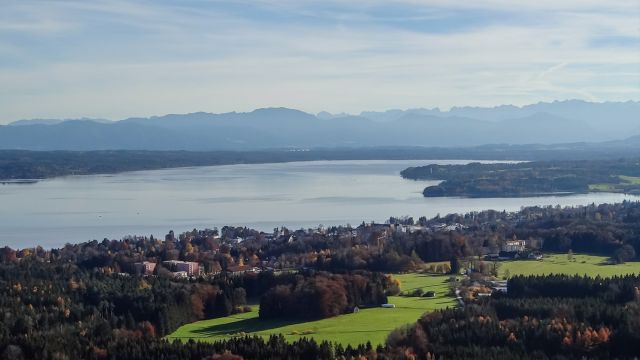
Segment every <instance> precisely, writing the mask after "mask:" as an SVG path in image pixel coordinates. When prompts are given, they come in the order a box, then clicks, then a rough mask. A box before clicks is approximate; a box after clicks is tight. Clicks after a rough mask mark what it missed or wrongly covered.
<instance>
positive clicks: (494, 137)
mask: <svg viewBox="0 0 640 360" xmlns="http://www.w3.org/2000/svg"><path fill="white" fill-rule="evenodd" d="M638 119H640V102H634V101H628V102H608V103H591V102H585V101H579V100H569V101H558V102H552V103H538V104H533V105H528V106H523V107H516V106H508V105H505V106H499V107H492V108H478V107H458V108H452V109H450V110H449V111H440V110H439V109H410V110H389V111H386V112H362V113H361V114H358V115H349V114H338V115H332V114H330V113H327V112H322V113H319V114H318V115H313V114H309V113H305V112H303V111H299V110H294V109H287V108H265V109H257V110H254V111H252V112H247V113H236V112H232V113H223V114H213V113H204V112H197V113H190V114H169V115H164V116H157V117H150V118H128V119H124V120H121V121H105V120H103V119H79V120H55V119H46V120H43V119H37V120H19V121H16V122H13V123H11V124H9V125H5V126H0V148H1V149H25V150H112V149H128V150H196V151H206V150H251V149H264V148H313V147H342V146H346V147H361V146H398V145H402V146H441V147H453V146H458V147H459V146H477V145H484V144H514V145H518V144H556V143H575V142H603V141H611V140H617V139H626V138H629V137H630V136H634V135H639V134H640V124H639V123H638ZM630 141H632V140H630Z"/></svg>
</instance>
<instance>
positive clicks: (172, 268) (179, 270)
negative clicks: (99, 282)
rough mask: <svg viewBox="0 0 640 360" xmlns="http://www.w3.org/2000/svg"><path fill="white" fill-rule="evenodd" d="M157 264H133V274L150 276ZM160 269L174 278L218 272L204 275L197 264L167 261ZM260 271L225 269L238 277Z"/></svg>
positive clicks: (233, 267) (241, 268)
mask: <svg viewBox="0 0 640 360" xmlns="http://www.w3.org/2000/svg"><path fill="white" fill-rule="evenodd" d="M157 265H158V264H157V263H155V262H151V261H142V262H136V263H134V264H133V273H135V274H138V275H152V274H154V272H155V270H156V266H157ZM162 267H164V268H165V269H167V270H168V271H169V272H171V274H172V275H173V276H174V277H176V278H188V277H197V276H203V275H217V274H219V273H220V272H216V273H211V274H205V273H204V268H203V267H201V266H200V264H198V263H197V262H193V261H179V260H167V261H163V262H162ZM260 271H261V269H260V268H257V267H253V266H250V265H234V266H229V267H228V268H227V273H228V274H230V275H238V274H243V273H247V272H260Z"/></svg>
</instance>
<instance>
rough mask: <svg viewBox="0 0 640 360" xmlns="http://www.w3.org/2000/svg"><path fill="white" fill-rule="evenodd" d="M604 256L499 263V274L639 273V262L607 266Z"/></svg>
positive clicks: (561, 255)
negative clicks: (507, 272) (506, 272)
mask: <svg viewBox="0 0 640 360" xmlns="http://www.w3.org/2000/svg"><path fill="white" fill-rule="evenodd" d="M607 260H608V258H607V257H605V256H594V255H583V254H574V255H573V260H571V261H569V259H568V258H567V254H550V255H548V254H545V255H544V259H543V260H542V261H535V260H513V261H503V262H500V269H499V273H500V276H504V273H505V271H507V270H509V274H510V276H514V275H543V274H569V275H574V274H578V275H588V276H596V275H600V276H602V277H611V276H614V275H623V274H632V273H635V274H638V273H640V262H629V263H626V264H616V265H609V264H607Z"/></svg>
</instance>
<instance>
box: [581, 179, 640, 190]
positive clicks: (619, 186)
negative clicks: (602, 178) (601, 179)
mask: <svg viewBox="0 0 640 360" xmlns="http://www.w3.org/2000/svg"><path fill="white" fill-rule="evenodd" d="M618 178H620V181H622V184H610V183H602V184H590V185H589V190H590V191H602V192H622V191H624V185H640V177H637V176H626V175H620V176H618Z"/></svg>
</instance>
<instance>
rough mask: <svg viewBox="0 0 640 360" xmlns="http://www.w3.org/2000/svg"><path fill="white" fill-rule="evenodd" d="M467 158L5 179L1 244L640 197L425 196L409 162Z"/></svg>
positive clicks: (339, 221)
mask: <svg viewBox="0 0 640 360" xmlns="http://www.w3.org/2000/svg"><path fill="white" fill-rule="evenodd" d="M467 162H468V161H436V160H420V161H419V160H410V161H405V160H401V161H396V160H379V161H378V160H376V161H311V162H293V163H280V164H252V165H226V166H210V167H194V168H179V169H165V170H154V171H138V172H128V173H121V174H115V175H90V176H69V177H62V178H55V179H49V180H43V181H40V182H37V183H35V184H7V185H0V204H1V206H0V246H5V245H8V246H11V247H14V248H22V247H30V246H35V245H42V246H43V247H56V246H61V245H64V244H65V243H67V242H69V243H75V242H81V241H87V240H92V239H97V240H102V239H103V238H105V237H106V238H115V239H120V238H122V237H123V236H125V235H150V234H153V235H154V236H156V237H164V235H165V234H166V233H167V232H168V231H169V230H174V231H175V232H176V233H180V232H182V231H185V230H190V229H193V228H200V229H201V228H213V227H215V226H217V227H222V226H224V225H240V226H248V227H252V228H256V229H260V230H265V231H271V230H272V229H273V228H274V227H279V226H283V225H284V226H287V227H289V228H294V229H297V228H301V227H304V228H307V227H315V226H317V225H319V224H323V225H337V224H347V223H350V224H351V225H354V226H355V225H358V224H360V223H361V222H362V221H377V222H383V221H385V220H386V219H388V218H389V216H402V215H410V216H413V217H414V218H416V219H417V218H418V217H419V216H427V217H432V216H435V215H437V214H441V215H445V214H448V213H453V212H468V211H479V210H485V209H495V210H507V211H512V210H518V209H520V207H522V206H529V205H563V206H573V205H584V204H590V203H611V202H620V201H622V200H624V199H630V200H640V197H637V196H636V197H634V196H630V195H623V194H602V193H599V194H584V195H572V196H546V197H534V198H507V199H504V198H500V199H466V198H424V197H423V196H422V190H423V189H424V187H425V186H428V185H431V184H436V183H437V182H435V181H413V180H405V179H402V178H401V177H400V175H399V173H400V170H402V169H404V168H406V167H409V166H419V165H426V164H432V163H438V164H464V163H467Z"/></svg>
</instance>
